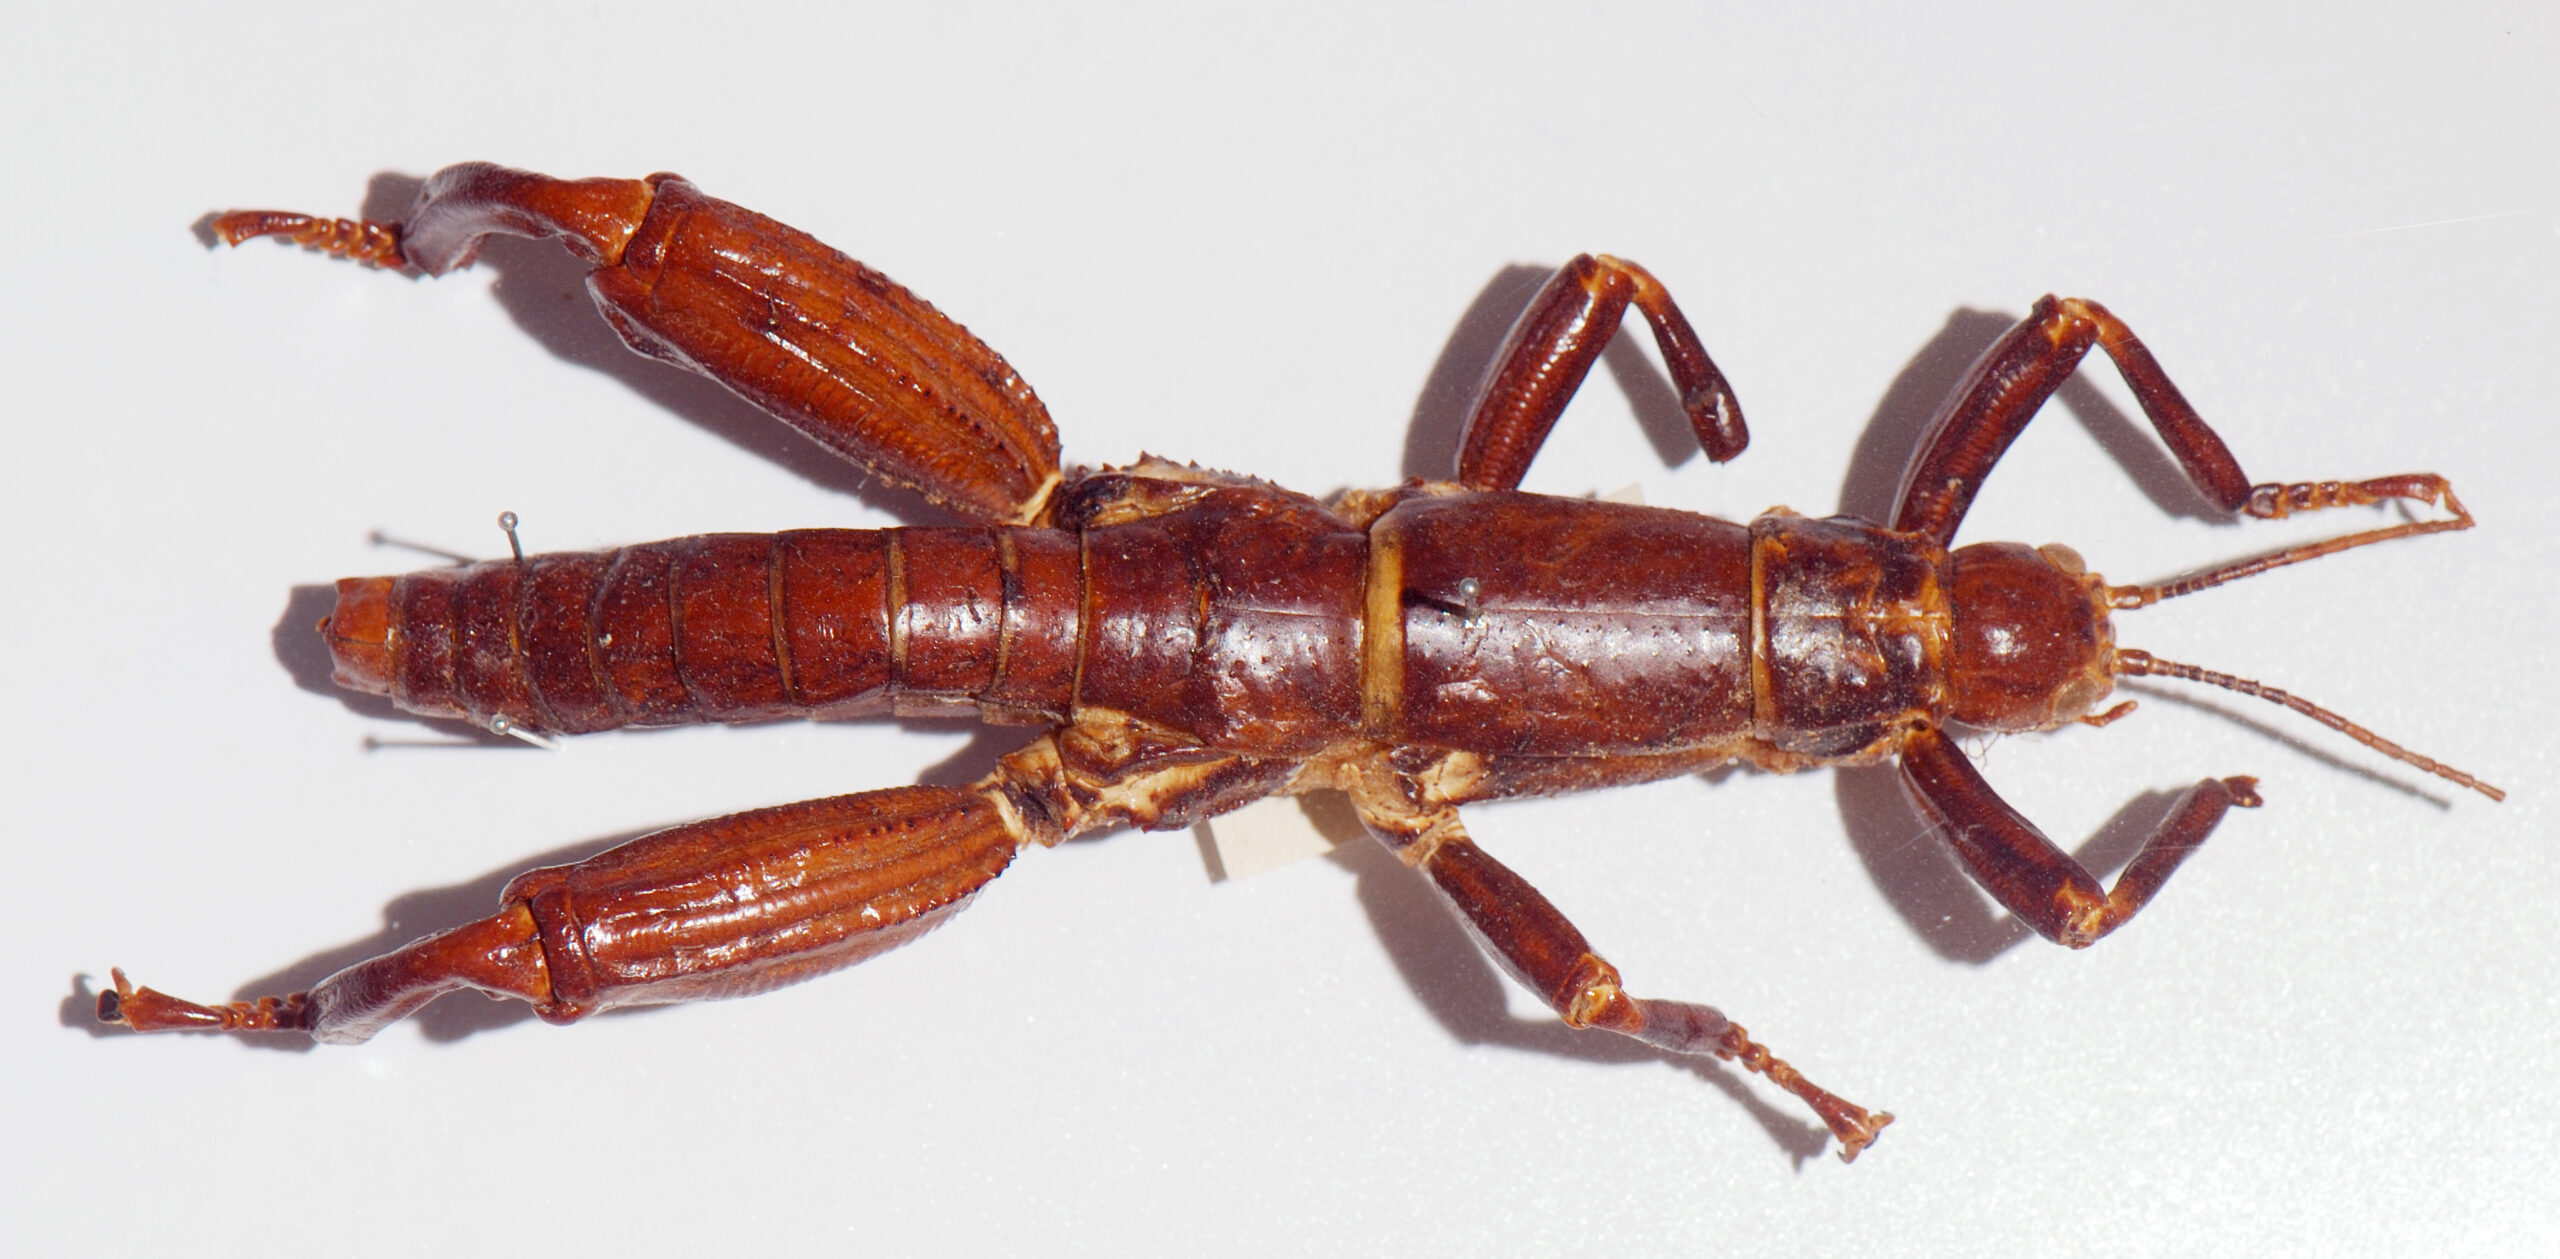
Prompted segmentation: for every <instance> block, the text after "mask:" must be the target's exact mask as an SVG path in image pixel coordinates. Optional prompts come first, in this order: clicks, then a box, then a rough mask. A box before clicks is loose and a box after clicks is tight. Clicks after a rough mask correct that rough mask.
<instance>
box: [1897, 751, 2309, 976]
mask: <svg viewBox="0 0 2560 1259" xmlns="http://www.w3.org/2000/svg"><path fill="white" fill-rule="evenodd" d="M1902 781H1903V784H1904V786H1905V787H1906V788H1908V789H1909V791H1910V792H1911V797H1912V799H1913V800H1915V801H1917V802H1918V803H1919V805H1920V810H1921V812H1923V813H1925V814H1927V815H1928V818H1929V820H1930V821H1931V822H1932V823H1934V824H1935V825H1936V829H1937V831H1938V834H1939V835H1940V836H1941V837H1942V838H1944V839H1945V840H1946V842H1947V846H1948V847H1950V848H1952V849H1954V850H1955V854H1956V857H1957V859H1958V860H1959V861H1961V862H1963V864H1964V868H1965V872H1966V873H1967V874H1970V875H1972V876H1973V881H1974V882H1976V883H1978V884H1980V885H1982V888H1983V890H1984V891H1987V892H1989V893H1991V897H1992V899H1993V900H1996V901H1998V902H2000V904H2001V906H2002V907H2003V908H2006V909H2007V910H2008V911H2009V912H2010V913H2012V914H2015V915H2017V916H2018V918H2019V920H2020V921H2022V922H2024V923H2026V924H2027V925H2028V926H2030V927H2033V928H2035V929H2036V934H2038V935H2041V936H2043V937H2044V938H2045V939H2048V940H2051V941H2053V942H2054V943H2056V944H2060V945H2065V946H2067V947H2070V948H2075V949H2085V948H2087V947H2089V946H2090V945H2092V944H2095V943H2097V942H2098V940H2099V938H2100V937H2102V936H2104V935H2106V934H2107V933H2108V932H2111V931H2113V930H2115V929H2116V928H2118V927H2121V926H2123V925H2124V924H2125V923H2127V922H2130V921H2132V919H2133V916H2134V915H2135V914H2138V913H2140V912H2142V907H2143V906H2144V905H2147V904H2149V903H2150V902H2151V897H2152V895H2153V894H2154V893H2156V892H2158V891H2159V890H2160V885H2161V884H2163V883H2166V882H2167V881H2168V879H2169V875H2170V874H2171V873H2173V872H2175V871H2176V870H2177V868H2178V866H2179V864H2180V863H2182V862H2184V861H2185V860H2186V859H2187V858H2188V857H2190V856H2192V855H2194V853H2195V851H2196V849H2198V848H2200V847H2202V846H2203V845H2204V841H2205V839H2206V837H2207V836H2210V835H2211V834H2213V828H2214V827H2216V826H2219V825H2221V824H2222V818H2223V815H2224V814H2226V813H2228V812H2230V811H2231V810H2232V809H2233V808H2242V809H2254V808H2256V807H2258V805H2259V803H2260V801H2259V798H2258V780H2257V779H2254V778H2208V779H2205V780H2204V781H2203V782H2200V783H2197V784H2196V785H2195V786H2193V787H2190V788H2188V789H2187V791H2186V794H2184V795H2181V796H2179V797H2178V801H2177V803H2176V804H2174V805H2172V806H2170V809H2169V813H2168V816H2166V817H2163V818H2161V819H2160V824H2159V825H2158V826H2156V827H2154V828H2152V831H2151V834H2150V836H2149V837H2148V838H2146V839H2144V840H2143V841H2142V847H2141V848H2140V849H2139V850H2138V851H2136V852H2135V853H2134V857H2133V860H2132V861H2131V862H2129V863H2127V864H2126V866H2125V868H2124V873H2122V874H2119V875H2117V876H2116V885H2115V887H2114V888H2112V889H2106V890H2102V889H2100V887H2099V886H2098V880H2097V879H2096V877H2094V876H2092V875H2091V874H2090V873H2089V870H2088V868H2087V867H2086V866H2083V865H2081V864H2080V863H2079V862H2078V861H2075V860H2073V859H2072V857H2071V854H2069V853H2066V852H2064V851H2062V850H2061V849H2060V848H2057V847H2055V846H2054V843H2053V841H2052V840H2050V839H2047V838H2045V836H2044V832H2043V831H2040V830H2037V829H2036V826H2035V824H2034V823H2033V822H2029V821H2028V820H2027V819H2026V818H2025V817H2024V816H2022V815H2021V814H2019V812H2018V811H2017V810H2016V809H2013V808H2010V807H2009V802H2008V801H2006V800H2003V799H2001V798H2000V796H1999V793H1997V792H1995V791H1993V790H1992V789H1991V784H1990V783H1988V782H1986V781H1984V780H1983V777H1982V774H1981V772H1980V771H1978V770H1976V769H1974V767H1973V762H1971V761H1969V760H1967V759H1965V755H1964V752H1963V751H1962V750H1961V749H1959V748H1957V747H1956V745H1955V742H1954V740H1951V739H1949V738H1947V736H1946V735H1944V734H1943V733H1940V732H1939V731H1937V730H1934V729H1930V730H1919V731H1915V732H1913V734H1912V735H1911V737H1910V739H1909V740H1908V741H1907V742H1905V743H1904V744H1903V748H1902Z"/></svg>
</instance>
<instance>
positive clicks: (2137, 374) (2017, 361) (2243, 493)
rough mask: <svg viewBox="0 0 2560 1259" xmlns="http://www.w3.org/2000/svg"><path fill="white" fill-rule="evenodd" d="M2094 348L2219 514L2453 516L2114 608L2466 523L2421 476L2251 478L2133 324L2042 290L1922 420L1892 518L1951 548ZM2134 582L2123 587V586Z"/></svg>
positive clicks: (2270, 561) (2296, 553)
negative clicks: (2395, 507) (1989, 486)
mask: <svg viewBox="0 0 2560 1259" xmlns="http://www.w3.org/2000/svg"><path fill="white" fill-rule="evenodd" d="M2092 346H2095V347H2097V348H2099V349H2103V350H2105V351H2106V352H2107V357H2108V358H2110V359H2112V360H2114V361H2115V365H2116V370H2117V371H2118V372H2120V373H2122V374H2123V376H2124V382H2125V384H2126V385H2127V386H2128V387H2130V388H2131V389H2132V390H2133V396H2134V400H2135V401H2137V402H2139V403H2141V404H2142V413H2143V414H2144V415H2145V416H2148V417H2149V418H2150V420H2151V426H2152V427H2153V428H2154V429H2156V430H2158V432H2159V434H2160V440H2161V442H2162V443H2163V444H2165V445H2167V446H2168V448H2169V453H2170V454H2172V455H2175V456H2177V459H2178V466H2179V467H2180V468H2182V469H2184V470H2185V471H2186V474H2187V479H2188V480H2189V481H2191V482H2193V483H2194V485H2195V487H2196V489H2197V490H2199V491H2201V492H2202V493H2203V494H2204V496H2205V497H2206V498H2208V499H2211V500H2212V501H2213V503H2214V505H2215V506H2217V507H2220V508H2221V509H2223V510H2224V511H2227V512H2241V513H2245V514H2247V515H2250V516H2254V517H2257V518H2259V519H2281V518H2283V517H2285V516H2289V515H2294V514H2296V513H2300V512H2310V511H2320V510H2323V509H2326V508H2331V507H2352V506H2364V505H2369V504H2372V503H2377V502H2381V501H2383V500H2385V499H2394V498H2397V499H2406V500H2410V501H2413V502H2422V503H2431V504H2434V505H2436V506H2439V507H2441V508H2443V509H2445V510H2446V511H2449V512H2451V513H2452V514H2453V519H2450V520H2436V521H2419V522H2413V523H2408V524H2400V525H2392V526H2389V527H2386V528H2382V529H2371V530H2366V531H2364V532H2361V533H2355V534H2349V535H2347V536H2345V537H2340V538H2333V539H2330V540H2329V541H2326V542H2319V543H2312V544H2308V545H2305V546H2299V547H2294V548H2291V549H2289V550H2286V551H2284V552H2281V553H2279V554H2277V555H2273V556H2268V557H2265V558H2264V559H2262V560H2258V561H2251V562H2249V563H2248V564H2246V565H2233V566H2230V567H2229V568H2227V569H2224V570H2217V571H2216V572H2215V573H2214V574H2211V575H2209V577H2208V578H2207V579H2202V580H2189V581H2186V582H2182V583H2177V588H2175V589H2166V590H2165V592H2164V591H2162V590H2152V591H2149V592H2148V593H2147V594H2143V595H2142V597H2141V598H2139V599H2138V601H2136V602H2131V603H2128V602H2123V601H2122V600H2119V602H2118V603H2117V606H2119V607H2135V606H2140V604H2141V603H2147V602H2153V601H2156V600H2158V599H2162V598H2167V597H2169V596H2170V595H2175V594H2185V593H2188V592H2189V591H2192V590H2198V589H2202V588H2203V587H2205V586H2208V585H2218V584H2220V583H2221V582H2224V581H2230V580H2234V579H2236V578H2239V577H2245V576H2248V575H2250V574H2251V573H2256V572H2263V571H2265V570H2266V569H2269V568H2275V567H2280V566H2282V565H2285V564H2298V563H2300V562H2302V561H2303V560H2307V559H2313V558H2316V557H2318V556H2322V555H2331V554H2335V553H2337V552H2339V551H2343V550H2347V549H2349V548H2351V547H2359V546H2368V545H2371V544H2373V543H2376V542H2384V541H2388V540H2390V539H2392V538H2401V537H2408V536H2410V535H2413V534H2419V533H2435V532H2439V531H2442V530H2448V529H2468V528H2470V527H2471V517H2470V515H2469V514H2468V513H2467V512H2464V511H2463V509H2462V504H2461V503H2460V502H2459V501H2457V500H2456V499H2455V498H2454V497H2453V489H2452V487H2451V486H2448V485H2446V484H2445V482H2444V478H2442V477H2439V476H2435V475H2433V474H2431V473H2407V474H2402V475H2399V476H2387V477H2376V478H2374V479H2372V480H2369V481H2354V482H2345V483H2340V482H2336V481H2303V482H2293V483H2289V484H2288V483H2282V482H2266V483H2262V484H2257V485H2252V484H2250V482H2249V478H2248V475H2247V474H2246V473H2243V472H2242V471H2241V470H2240V461H2239V459H2238V458H2237V457H2235V456H2233V455H2232V453H2231V447H2229V446H2228V445H2225V444H2224V443H2223V440H2222V437H2221V436H2220V435H2219V434H2217V433H2215V432H2214V431H2213V427H2212V426H2211V425H2209V424H2207V423H2205V422H2204V417H2203V416H2201V415H2198V414H2196V409H2195V407H2194V406H2193V405H2192V404H2190V403H2189V402H2188V401H2187V398H2186V395H2185V394H2182V393H2180V392H2178V387H2177V386H2176V385H2175V384H2173V383H2171V382H2170V380H2169V374H2168V373H2167V372H2165V371H2162V370H2161V368H2160V360H2158V359H2156V358H2154V357H2152V355H2151V350H2150V348H2149V347H2148V346H2145V345H2144V344H2143V343H2142V338H2140V337H2137V336H2135V335H2134V334H2133V329H2131V328H2128V327H2126V326H2125V323H2124V321H2123V320H2121V319H2118V318H2116V317H2115V314H2114V313H2113V312H2111V311H2109V310H2108V309H2107V308H2106V307H2104V306H2101V305H2099V304H2098V303H2096V302H2093V301H2089V300H2087V299H2085V298H2078V297H2062V298H2057V297H2053V296H2051V295H2047V296H2045V297H2041V298H2038V299H2036V304H2035V309H2033V310H2031V311H2029V312H2027V317H2026V318H2025V319H2022V320H2020V321H2018V325H2017V326H2016V327H2014V328H2011V329H2010V330H2009V331H2008V332H2006V333H2003V334H2002V335H2001V337H2000V339H1999V340H1998V341H1995V342H1993V343H1992V344H1991V348H1989V349H1987V350H1984V351H1983V352H1982V357H1980V358H1978V359H1976V360H1974V364H1973V366H1972V368H1971V369H1969V370H1968V371H1967V372H1966V373H1965V378H1964V383H1963V384H1961V385H1959V386H1957V388H1956V391H1955V393H1953V394H1952V395H1950V396H1949V397H1948V398H1947V400H1946V402H1945V403H1944V404H1942V405H1941V406H1940V407H1939V408H1938V413H1937V414H1936V415H1935V416H1932V417H1931V418H1930V420H1929V425H1928V428H1927V429H1926V430H1925V434H1924V436H1922V438H1921V439H1920V447H1919V449H1917V450H1915V451H1913V452H1912V453H1911V462H1910V463H1909V464H1907V465H1905V466H1904V468H1903V471H1902V487H1901V489H1900V490H1899V492H1897V493H1896V494H1895V496H1894V501H1895V505H1894V513H1893V527H1894V528H1896V529H1899V530H1903V531H1905V532H1909V533H1924V534H1927V535H1928V536H1929V537H1931V538H1933V539H1935V540H1936V541H1937V542H1938V543H1939V544H1940V545H1942V546H1943V545H1950V544H1951V543H1952V542H1953V540H1954V538H1955V534H1956V526H1958V525H1960V524H1962V523H1964V515H1965V512H1966V511H1967V510H1969V509H1970V508H1971V507H1972V506H1973V498H1974V495H1975V494H1976V493H1979V492H1980V491H1981V489H1982V482H1983V479H1984V478H1985V477H1988V476H1990V475H1991V469H1992V467H1993V465H1995V464H1997V463H1999V462H2000V456H2001V455H2003V454H2006V453H2007V452H2008V450H2009V444H2010V443H2011V442H2014V441H2016V440H2017V438H2018V434H2019V433H2021V432H2023V431H2025V429H2026V427H2027V422H2028V421H2029V420H2032V419H2034V418H2035V417H2036V414H2037V412H2039V411H2041V410H2042V409H2043V407H2044V404H2045V401H2046V400H2047V399H2049V398H2051V397H2052V396H2053V392H2054V390H2056V389H2059V388H2061V387H2062V382H2064V381H2066V380H2069V379H2070V378H2071V373H2073V372H2075V371H2078V370H2079V368H2080V360H2081V359H2082V358H2083V357H2085V356H2086V355H2087V354H2088V353H2089V350H2090V347H2092ZM2139 590H2141V588H2136V587H2125V588H2124V591H2125V592H2126V593H2127V594H2133V593H2136V592H2138V591H2139Z"/></svg>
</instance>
